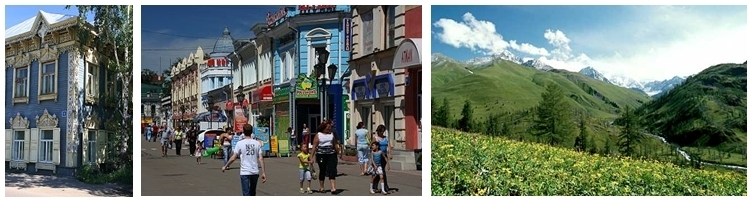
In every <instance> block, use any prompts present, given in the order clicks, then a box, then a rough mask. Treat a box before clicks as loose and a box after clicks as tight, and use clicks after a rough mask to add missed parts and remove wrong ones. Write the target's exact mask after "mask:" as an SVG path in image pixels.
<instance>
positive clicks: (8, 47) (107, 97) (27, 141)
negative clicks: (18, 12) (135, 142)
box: [5, 11, 122, 175]
mask: <svg viewBox="0 0 754 201" xmlns="http://www.w3.org/2000/svg"><path fill="white" fill-rule="evenodd" d="M89 27H91V26H90V25H89V24H81V23H79V21H78V18H77V17H76V16H70V15H61V14H54V13H48V12H44V11H39V12H38V13H37V14H36V15H35V16H32V17H31V18H29V19H27V20H25V21H23V22H21V23H19V24H16V25H14V26H12V27H11V28H9V29H6V30H5V64H6V66H5V80H6V86H5V91H6V92H5V93H6V94H5V102H6V105H5V115H6V117H8V119H6V120H8V121H7V122H6V124H5V128H6V129H5V143H6V146H5V153H6V154H5V162H6V166H5V167H6V170H7V169H22V170H24V171H26V172H45V171H47V172H52V173H53V174H57V175H73V174H74V172H75V169H76V168H78V167H81V166H83V165H87V164H98V163H102V162H104V159H105V157H106V155H105V154H106V153H107V150H108V143H107V142H108V138H109V137H113V136H115V132H113V131H116V130H118V128H115V125H117V124H116V123H114V122H115V121H117V120H116V119H117V117H116V116H115V115H117V114H118V113H117V112H116V111H117V109H118V108H117V104H116V103H114V102H115V101H113V100H115V99H116V97H117V95H118V91H120V88H121V87H122V86H121V85H120V83H118V82H116V80H115V74H114V73H113V72H111V71H110V70H108V69H107V68H106V67H105V65H106V64H107V63H108V60H109V59H110V58H111V55H108V54H109V53H102V52H97V51H95V50H94V49H92V48H90V47H86V46H83V47H82V46H80V45H79V42H80V41H78V40H79V37H78V36H77V35H78V32H79V30H81V29H86V28H89Z"/></svg>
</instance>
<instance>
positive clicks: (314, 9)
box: [298, 5, 336, 14]
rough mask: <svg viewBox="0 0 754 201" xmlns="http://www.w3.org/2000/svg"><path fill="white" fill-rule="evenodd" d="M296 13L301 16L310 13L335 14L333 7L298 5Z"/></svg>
mask: <svg viewBox="0 0 754 201" xmlns="http://www.w3.org/2000/svg"><path fill="white" fill-rule="evenodd" d="M298 11H299V12H300V13H301V14H311V13H324V12H335V11H336V10H335V5H299V6H298Z"/></svg>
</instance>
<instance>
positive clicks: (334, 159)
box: [312, 121, 341, 194]
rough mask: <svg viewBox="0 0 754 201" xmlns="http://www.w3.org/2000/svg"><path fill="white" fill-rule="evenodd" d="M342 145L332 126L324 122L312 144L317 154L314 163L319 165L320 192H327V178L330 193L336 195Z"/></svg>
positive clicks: (318, 128)
mask: <svg viewBox="0 0 754 201" xmlns="http://www.w3.org/2000/svg"><path fill="white" fill-rule="evenodd" d="M339 145H340V143H339V142H338V140H337V138H335V135H333V133H332V124H331V123H330V122H328V121H323V122H322V123H321V124H320V125H319V126H318V127H317V135H316V136H315V137H314V140H313V142H312V146H313V148H312V149H313V150H312V152H313V153H315V155H314V159H313V160H314V161H317V164H318V165H319V171H320V172H319V175H318V176H319V190H320V192H325V177H327V178H328V180H330V193H332V194H336V193H337V188H336V187H335V176H336V175H337V174H338V170H337V166H338V155H340V153H341V150H340V146H339Z"/></svg>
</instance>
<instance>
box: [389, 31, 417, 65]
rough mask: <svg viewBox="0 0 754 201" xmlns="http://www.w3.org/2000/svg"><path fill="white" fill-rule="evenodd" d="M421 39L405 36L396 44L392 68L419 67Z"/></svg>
mask: <svg viewBox="0 0 754 201" xmlns="http://www.w3.org/2000/svg"><path fill="white" fill-rule="evenodd" d="M421 55H422V39H421V38H407V39H404V40H403V42H401V44H400V45H399V46H398V49H397V50H396V51H395V56H394V57H393V69H401V68H413V67H420V66H421V64H422V59H421Z"/></svg>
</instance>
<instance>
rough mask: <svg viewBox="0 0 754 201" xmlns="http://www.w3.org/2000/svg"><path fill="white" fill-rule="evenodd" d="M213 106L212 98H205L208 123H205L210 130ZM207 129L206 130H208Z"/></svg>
mask: <svg viewBox="0 0 754 201" xmlns="http://www.w3.org/2000/svg"><path fill="white" fill-rule="evenodd" d="M214 105H215V100H214V97H212V96H209V97H207V111H209V122H207V124H208V125H207V126H208V127H209V128H212V107H213V106H214ZM209 128H208V129H207V130H209Z"/></svg>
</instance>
